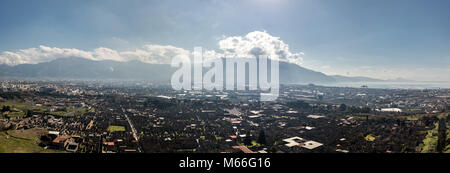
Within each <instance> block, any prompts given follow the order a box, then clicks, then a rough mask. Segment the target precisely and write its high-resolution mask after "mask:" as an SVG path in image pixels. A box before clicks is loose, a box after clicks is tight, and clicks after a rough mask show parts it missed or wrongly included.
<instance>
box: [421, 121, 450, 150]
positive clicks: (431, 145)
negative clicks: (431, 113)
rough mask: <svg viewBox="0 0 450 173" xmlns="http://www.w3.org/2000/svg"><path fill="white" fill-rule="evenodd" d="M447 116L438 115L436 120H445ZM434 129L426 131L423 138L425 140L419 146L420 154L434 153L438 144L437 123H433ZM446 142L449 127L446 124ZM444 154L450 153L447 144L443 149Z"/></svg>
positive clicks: (449, 134) (449, 131)
mask: <svg viewBox="0 0 450 173" xmlns="http://www.w3.org/2000/svg"><path fill="white" fill-rule="evenodd" d="M447 116H448V114H439V115H438V118H439V119H441V118H447ZM434 125H435V128H433V129H431V130H428V131H427V132H426V133H427V135H426V136H425V139H424V140H423V143H422V144H420V145H419V146H420V147H421V148H422V150H421V153H434V152H437V151H436V146H437V143H438V129H439V123H437V122H436V123H435V124H434ZM446 134H447V138H446V139H447V141H448V139H449V138H450V126H449V125H448V123H447V132H446ZM443 152H444V153H450V144H447V146H446V147H445V148H444V151H443Z"/></svg>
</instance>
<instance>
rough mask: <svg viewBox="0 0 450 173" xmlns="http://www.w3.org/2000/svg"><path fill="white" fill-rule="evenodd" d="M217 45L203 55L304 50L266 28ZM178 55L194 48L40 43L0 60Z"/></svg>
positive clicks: (297, 58) (297, 56)
mask: <svg viewBox="0 0 450 173" xmlns="http://www.w3.org/2000/svg"><path fill="white" fill-rule="evenodd" d="M218 46H219V52H216V51H214V50H204V52H203V55H204V57H205V58H222V57H228V56H238V57H257V56H258V55H268V56H269V58H270V57H274V56H278V57H279V59H280V60H281V61H286V62H290V63H295V64H299V65H300V64H301V63H302V62H303V59H302V55H303V53H302V52H298V53H293V52H290V51H289V46H288V45H287V44H285V43H284V42H283V41H282V40H281V39H280V38H279V37H274V36H271V35H270V34H268V33H267V32H265V31H254V32H250V33H248V34H247V35H245V36H232V37H225V38H224V39H222V40H219V42H218ZM176 55H193V52H191V51H189V50H186V49H183V48H179V47H175V46H171V45H157V44H147V45H144V46H142V47H141V48H139V49H136V50H134V51H117V50H113V49H109V48H105V47H100V48H97V49H94V50H92V51H84V50H79V49H75V48H57V47H48V46H39V47H38V48H28V49H21V50H18V51H15V52H10V51H4V52H2V53H0V64H7V65H18V64H37V63H42V62H48V61H52V60H55V59H58V58H68V57H80V58H86V59H90V60H95V61H101V60H113V61H120V62H126V61H132V60H138V61H141V62H145V63H151V64H170V62H171V59H172V57H174V56H176Z"/></svg>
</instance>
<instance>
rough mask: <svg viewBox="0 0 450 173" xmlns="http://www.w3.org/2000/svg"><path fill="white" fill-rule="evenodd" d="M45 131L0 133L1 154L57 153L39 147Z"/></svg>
mask: <svg viewBox="0 0 450 173" xmlns="http://www.w3.org/2000/svg"><path fill="white" fill-rule="evenodd" d="M43 133H46V130H44V129H37V128H35V129H27V130H9V131H1V132H0V153H55V152H61V151H56V150H46V149H44V148H42V147H40V146H39V145H38V143H39V138H40V136H41V135H42V134H43Z"/></svg>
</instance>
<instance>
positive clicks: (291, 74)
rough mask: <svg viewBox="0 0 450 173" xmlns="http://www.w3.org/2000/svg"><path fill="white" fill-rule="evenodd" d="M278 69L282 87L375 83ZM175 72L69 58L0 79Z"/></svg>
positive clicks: (1, 71)
mask: <svg viewBox="0 0 450 173" xmlns="http://www.w3.org/2000/svg"><path fill="white" fill-rule="evenodd" d="M224 64H225V63H224ZM279 68H280V83H282V84H298V83H300V84H308V83H315V84H331V83H336V82H340V81H344V82H345V81H347V82H349V81H355V80H356V81H379V80H377V79H371V78H364V77H358V78H354V77H345V76H327V75H325V74H323V73H321V72H317V71H313V70H309V69H306V68H303V67H300V66H298V65H296V64H290V63H287V62H280V64H279ZM176 70H177V69H176V68H173V67H171V66H170V65H168V64H147V63H143V62H140V61H129V62H116V61H92V60H88V59H83V58H75V57H72V58H61V59H57V60H54V61H50V62H44V63H39V64H21V65H17V66H7V65H0V76H1V77H2V78H9V77H14V78H64V79H139V80H146V81H152V82H162V83H169V82H170V78H171V76H172V74H173V72H175V71H176ZM205 71H206V70H204V72H205Z"/></svg>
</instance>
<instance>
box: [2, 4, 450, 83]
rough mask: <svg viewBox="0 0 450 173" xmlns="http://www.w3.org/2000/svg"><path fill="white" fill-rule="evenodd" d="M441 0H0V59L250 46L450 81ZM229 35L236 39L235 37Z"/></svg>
mask: <svg viewBox="0 0 450 173" xmlns="http://www.w3.org/2000/svg"><path fill="white" fill-rule="evenodd" d="M449 7H450V1H448V0H228V1H223V0H190V1H183V0H179V1H174V0H164V1H163V0H161V1H148V0H142V1H139V0H127V1H124V0H2V1H0V63H4V64H8V65H17V64H23V63H39V62H45V61H50V60H53V59H56V58H60V57H66V56H80V57H84V58H89V59H93V60H104V59H109V60H117V61H128V60H141V61H144V62H148V63H168V62H170V56H173V55H175V54H189V53H190V52H192V51H193V50H194V47H197V46H200V47H202V48H203V50H205V51H209V52H210V53H211V54H223V53H227V52H230V50H233V51H240V52H244V53H245V52H248V51H251V50H252V47H258V46H259V47H261V48H262V49H263V50H264V51H266V52H270V53H274V54H277V53H279V52H283V56H285V59H286V61H291V62H295V63H297V64H299V65H300V66H303V67H306V68H309V69H312V70H316V71H320V72H323V73H325V74H328V75H346V76H367V77H374V78H380V79H395V78H408V79H415V80H422V81H450V75H449V74H450V20H449V19H450V10H448V9H449ZM235 43H237V44H235ZM280 45H281V47H280Z"/></svg>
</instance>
